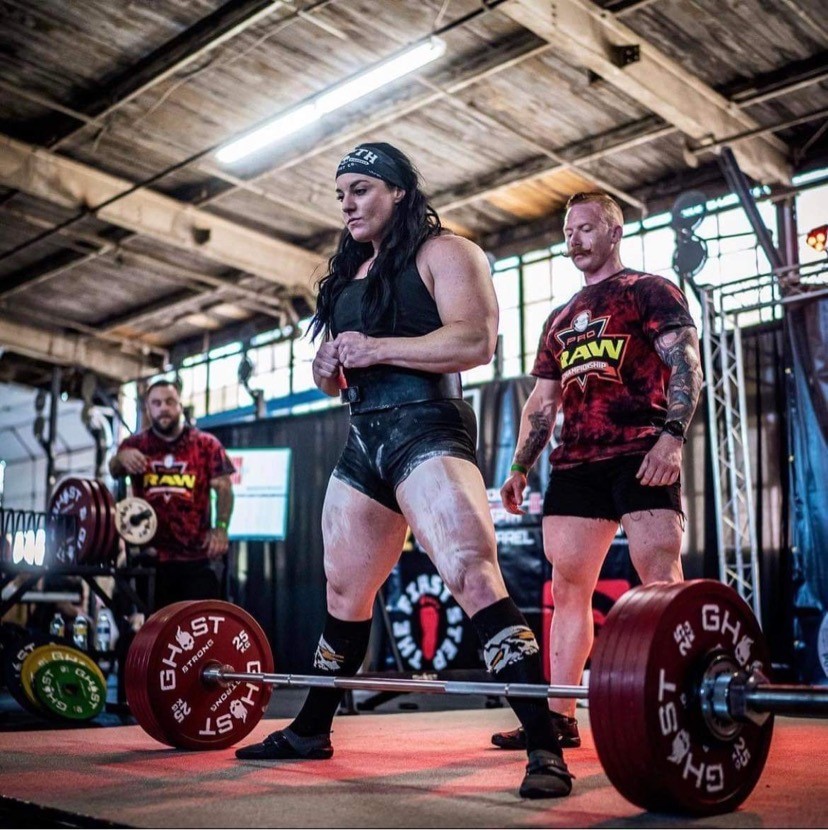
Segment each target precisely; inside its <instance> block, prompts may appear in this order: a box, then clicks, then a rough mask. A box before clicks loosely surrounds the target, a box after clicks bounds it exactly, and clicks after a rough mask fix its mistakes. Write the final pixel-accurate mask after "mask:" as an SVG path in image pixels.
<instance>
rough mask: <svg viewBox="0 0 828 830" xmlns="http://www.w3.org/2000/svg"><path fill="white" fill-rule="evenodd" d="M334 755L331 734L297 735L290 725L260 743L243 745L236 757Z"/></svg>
mask: <svg viewBox="0 0 828 830" xmlns="http://www.w3.org/2000/svg"><path fill="white" fill-rule="evenodd" d="M332 755H333V746H331V736H330V735H328V734H327V733H326V734H323V735H310V736H309V737H302V736H301V735H297V734H296V733H295V732H294V731H293V730H292V729H291V728H290V727H289V726H288V727H285V728H284V729H280V730H279V731H278V732H271V733H270V735H268V736H267V737H266V738H265V739H264V740H263V741H262V742H261V743H260V744H251V745H250V746H243V747H241V748H240V749H237V750H236V757H237V758H242V759H243V760H245V761H275V760H278V759H280V758H310V759H314V760H322V759H325V758H330V757H331V756H332Z"/></svg>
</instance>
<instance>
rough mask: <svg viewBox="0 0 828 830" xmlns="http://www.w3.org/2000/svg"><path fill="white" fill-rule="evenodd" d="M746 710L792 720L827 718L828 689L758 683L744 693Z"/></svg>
mask: <svg viewBox="0 0 828 830" xmlns="http://www.w3.org/2000/svg"><path fill="white" fill-rule="evenodd" d="M744 698H745V703H746V705H747V706H748V708H750V709H753V710H754V711H757V712H771V713H772V714H777V715H788V716H790V717H794V718H828V689H826V688H822V687H821V686H792V685H781V684H780V685H778V684H775V683H760V684H759V685H757V686H754V687H748V688H746V689H745V691H744Z"/></svg>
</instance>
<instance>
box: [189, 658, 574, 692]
mask: <svg viewBox="0 0 828 830" xmlns="http://www.w3.org/2000/svg"><path fill="white" fill-rule="evenodd" d="M201 677H202V679H203V680H204V681H205V682H206V683H227V682H233V681H240V682H243V681H248V682H252V683H258V684H262V685H269V686H302V687H317V688H323V689H352V690H355V691H356V690H361V691H368V692H401V693H402V692H419V693H424V694H444V695H497V696H501V697H539V698H550V697H573V698H585V697H586V696H587V691H588V690H587V687H586V686H540V685H536V684H532V683H488V682H480V683H474V682H467V681H460V680H403V679H397V678H385V677H360V676H357V677H330V676H325V675H307V674H266V673H259V672H236V671H231V670H229V669H228V667H222V666H216V665H212V666H206V667H205V669H204V671H203V672H202V674H201Z"/></svg>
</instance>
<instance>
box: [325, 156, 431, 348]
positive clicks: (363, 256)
mask: <svg viewBox="0 0 828 830" xmlns="http://www.w3.org/2000/svg"><path fill="white" fill-rule="evenodd" d="M360 147H361V148H365V149H368V150H379V151H380V152H381V153H384V154H385V155H386V156H388V157H390V158H391V159H392V161H393V162H394V164H395V166H396V168H397V172H398V173H400V175H401V178H402V180H403V185H404V189H405V196H403V198H402V200H401V201H400V202H399V203H398V204H397V206H396V208H395V210H394V215H393V217H392V219H391V225H390V227H389V229H388V233H387V234H386V235H385V238H384V239H383V240H382V242H381V243H380V248H379V253H378V254H377V258H376V260H374V262H373V264H372V265H371V268H370V270H369V271H368V275H367V277H366V281H367V284H366V286H365V294H364V297H363V301H362V323H363V327H364V329H365V332H366V333H370V331H371V330H372V327H373V325H374V324H376V322H377V321H379V320H382V319H383V318H384V317H385V315H386V314H387V313H388V311H389V310H392V311H394V310H395V309H394V291H393V281H394V278H395V276H396V275H397V274H399V273H400V272H401V271H402V270H403V269H404V268H405V266H406V265H408V263H409V262H410V261H411V260H412V259H414V257H415V256H416V255H417V251H418V250H419V249H420V247H421V246H422V244H423V243H424V242H425V241H426V240H427V239H429V238H430V237H432V236H438V235H439V234H440V233H441V232H442V225H441V223H440V217H439V216H438V215H437V212H436V211H435V210H434V208H433V207H431V205H430V204H428V199H427V197H426V195H425V193H423V190H422V187H421V184H420V177H419V174H418V173H417V170H416V168H415V167H414V165H413V164H412V163H411V160H410V159H409V158H408V156H406V155H405V153H403V152H402V151H401V150H398V149H397V148H396V147H394V146H393V145H391V144H387V143H385V142H377V143H372V144H360ZM381 181H384V180H381ZM385 185H386V187H389V186H390V185H388V183H387V182H385ZM373 252H374V248H373V245H372V244H371V243H370V242H357V241H356V240H355V239H354V238H353V237H352V236H351V233H350V231H349V230H348V229H347V228H345V229H344V230H343V231H342V234H341V236H340V238H339V245H338V247H337V250H336V253H335V254H334V255H333V256H332V257H331V258H330V259H329V260H328V273H327V274H326V275H325V276H323V277H322V278H321V279H320V280H319V282H318V284H317V287H318V291H319V293H318V296H317V299H316V313H315V314H314V315H313V318H312V319H311V328H310V331H311V339H312V340H315V339H316V337H317V335H318V334H319V333H320V332H324V333H325V335H328V334H330V330H331V315H332V312H333V308H334V306H335V305H336V301H337V298H338V297H339V295H340V293H341V292H342V290H343V289H344V288H345V286H346V285H347V284H348V283H349V282H350V281H351V280H352V279H353V278H354V277H355V276H356V273H357V271H358V270H359V267H360V265H362V263H363V262H365V261H366V260H368V259H370V258H371V255H372V254H373Z"/></svg>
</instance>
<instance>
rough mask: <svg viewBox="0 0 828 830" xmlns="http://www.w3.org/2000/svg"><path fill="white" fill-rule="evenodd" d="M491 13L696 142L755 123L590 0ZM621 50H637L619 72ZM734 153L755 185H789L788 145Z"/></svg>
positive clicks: (513, 0) (513, 3) (510, 3)
mask: <svg viewBox="0 0 828 830" xmlns="http://www.w3.org/2000/svg"><path fill="white" fill-rule="evenodd" d="M497 10H498V12H500V13H502V14H505V15H506V16H507V17H509V18H510V19H512V20H514V21H515V22H516V23H519V24H520V25H521V26H525V27H526V28H527V29H530V30H531V31H533V32H535V34H537V35H540V36H541V37H542V38H544V39H545V40H547V41H549V42H550V43H552V44H554V45H555V47H556V49H557V50H559V51H560V52H561V53H562V54H563V55H564V56H565V57H566V58H567V60H569V61H571V62H572V63H573V64H574V65H576V66H583V67H585V68H587V69H590V70H592V71H593V72H595V73H596V74H597V75H600V76H601V77H602V78H604V79H605V80H606V81H607V82H609V83H610V84H612V85H613V86H615V87H616V88H617V89H619V90H621V91H622V92H624V93H625V94H626V95H629V96H630V97H631V98H633V99H634V100H635V101H637V102H638V103H640V104H641V105H643V106H645V107H647V109H649V110H651V111H652V112H654V113H656V114H657V115H660V116H661V117H662V118H663V119H664V120H665V121H667V122H669V123H670V124H674V125H675V126H676V127H678V128H679V129H680V130H681V131H682V132H683V133H685V134H686V135H688V136H689V137H690V138H692V139H694V140H696V141H701V140H703V139H706V138H710V137H712V138H713V139H714V140H717V139H721V138H725V137H726V136H728V135H732V134H735V133H740V132H744V131H745V130H750V129H753V128H754V127H759V126H761V125H760V124H758V122H756V121H755V120H754V119H753V118H751V117H750V116H748V115H746V114H745V113H743V112H739V111H738V110H734V109H733V108H732V107H730V106H729V104H728V101H727V99H726V98H724V97H723V96H722V95H720V94H719V93H718V92H716V91H715V90H714V89H713V88H712V87H711V86H709V85H708V84H706V83H704V82H703V81H702V80H700V79H699V78H698V77H696V76H695V75H693V74H692V73H690V72H688V71H687V70H686V69H684V68H683V67H682V66H681V65H680V64H678V63H676V62H675V61H673V60H672V59H671V58H669V57H667V55H666V54H664V53H663V52H661V51H660V50H658V49H657V48H656V47H655V46H653V45H652V44H650V43H648V42H647V41H645V40H643V38H642V37H641V36H640V35H638V34H636V33H635V32H634V31H633V30H632V29H630V28H629V27H628V26H625V25H624V24H623V23H621V22H620V21H619V20H617V19H616V18H615V17H614V16H613V15H612V14H611V13H609V12H607V11H605V10H604V9H602V8H601V7H600V6H598V5H597V4H596V3H593V2H591V0H555V2H549V0H507V2H505V3H504V4H503V5H500V6H498V8H497ZM628 45H637V46H638V47H639V48H640V56H639V60H637V61H635V62H632V63H628V64H627V65H626V66H623V67H621V66H619V65H618V64H619V61H618V59H617V57H616V55H615V54H614V50H613V47H618V46H628ZM734 153H735V154H736V155H737V158H738V160H739V164H740V165H741V167H742V169H743V170H744V171H745V172H746V173H747V174H748V175H750V176H751V177H752V178H754V179H756V180H757V181H760V182H767V183H779V184H787V183H789V182H790V175H791V168H790V164H789V161H788V158H787V148H786V147H785V145H784V143H783V142H781V141H779V140H778V139H776V138H774V137H772V136H758V137H756V138H753V139H751V140H750V141H744V142H742V143H741V144H740V145H739V146H738V147H734Z"/></svg>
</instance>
